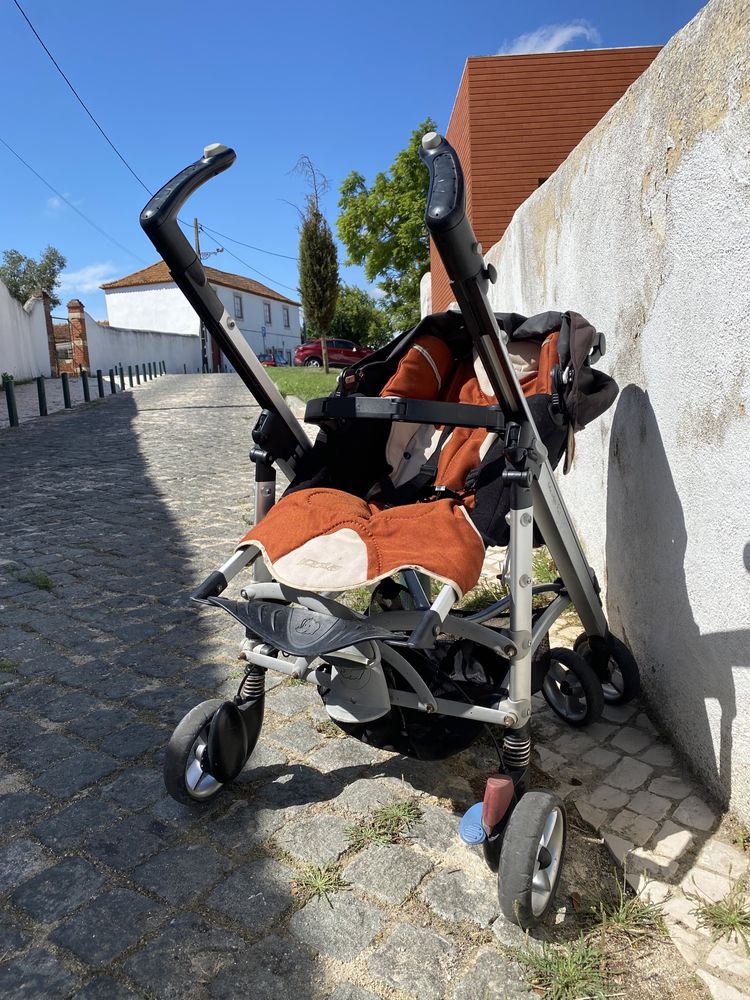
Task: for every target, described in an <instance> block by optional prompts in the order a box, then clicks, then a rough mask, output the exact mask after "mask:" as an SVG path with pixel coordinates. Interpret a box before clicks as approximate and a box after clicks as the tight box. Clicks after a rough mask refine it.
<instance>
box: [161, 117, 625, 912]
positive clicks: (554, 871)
mask: <svg viewBox="0 0 750 1000" xmlns="http://www.w3.org/2000/svg"><path fill="white" fill-rule="evenodd" d="M420 155H421V157H422V159H423V161H424V162H425V164H426V166H427V167H428V169H429V171H430V187H429V193H428V201H427V211H426V224H427V228H428V230H429V232H430V235H431V237H432V239H433V240H434V243H435V246H436V247H437V249H438V251H439V253H440V255H441V258H442V260H443V262H444V264H445V266H446V270H447V272H448V276H449V278H450V279H451V284H452V289H453V292H454V295H455V299H456V301H457V304H458V310H457V311H453V312H450V311H449V312H447V313H442V314H437V315H433V316H430V317H427V318H426V319H425V320H423V321H422V322H421V323H420V324H419V325H418V326H417V327H416V328H415V329H413V330H411V331H408V332H406V333H403V334H401V335H400V336H398V337H397V338H396V339H395V340H394V341H392V342H391V343H390V344H388V345H387V346H386V347H384V348H382V349H381V350H379V351H377V352H376V353H375V354H373V355H370V356H369V357H367V358H365V359H363V360H361V361H359V362H357V363H356V364H354V365H353V366H351V367H350V368H348V369H346V370H345V371H344V372H343V373H342V374H341V376H340V377H339V380H338V385H337V388H336V390H335V392H334V393H333V394H332V395H331V396H329V397H327V398H324V399H317V400H312V401H311V402H310V403H309V404H308V405H307V411H306V414H305V420H306V421H307V422H309V423H313V424H317V425H319V428H320V429H319V433H318V436H317V439H316V441H315V443H314V445H311V444H310V441H309V439H308V437H307V435H306V433H305V431H304V429H303V427H302V425H301V424H300V423H299V421H297V420H296V418H295V417H294V416H293V415H292V413H291V411H290V410H289V408H288V406H287V404H286V403H285V401H284V399H283V398H282V397H281V396H280V394H279V392H278V390H277V389H276V387H275V385H274V384H273V382H272V381H271V380H270V379H269V378H268V376H267V374H266V372H265V370H264V368H263V367H262V366H261V364H260V362H259V361H258V359H257V358H256V356H255V355H254V354H253V352H252V351H251V350H250V347H249V346H248V344H247V342H246V341H245V339H244V338H243V336H242V335H241V334H240V333H239V331H237V329H236V327H235V323H234V321H233V320H232V318H231V317H230V316H229V314H228V313H227V312H226V311H225V310H224V308H223V307H222V305H221V303H220V302H219V300H218V298H217V296H216V295H215V293H214V292H213V290H212V289H211V287H210V286H209V285H208V283H207V281H206V277H205V274H204V272H203V268H202V266H201V263H200V260H199V259H198V258H197V257H196V254H195V252H194V251H193V249H192V248H191V247H190V245H189V243H188V242H187V240H186V239H185V237H184V236H183V235H182V233H181V231H180V230H179V228H178V225H177V213H178V211H179V210H180V208H181V207H182V205H183V204H184V202H185V200H186V199H187V198H188V196H189V195H190V194H191V193H192V192H193V191H194V190H195V189H196V188H197V187H199V186H200V185H201V184H203V183H204V182H205V181H206V180H208V179H209V178H210V177H213V176H214V175H215V174H217V173H220V172H221V171H223V170H225V169H226V168H227V167H229V166H231V164H232V163H233V162H234V159H235V154H234V152H233V151H232V150H231V149H228V148H227V147H225V146H220V145H215V146H210V147H207V148H206V150H205V152H204V156H203V158H202V159H200V160H198V161H197V162H196V163H194V164H193V165H191V166H190V167H188V168H186V169H185V170H184V171H182V173H180V174H179V175H178V176H177V177H175V178H174V179H173V180H172V181H171V182H170V183H169V184H168V185H166V186H165V187H164V188H162V190H161V191H159V192H158V194H157V195H155V196H154V198H153V199H152V200H151V201H150V202H149V204H148V205H147V206H146V208H145V209H144V210H143V212H142V214H141V225H142V226H143V228H144V230H145V231H146V233H147V235H148V236H149V237H150V239H151V240H152V242H153V243H154V245H155V246H156V248H157V250H159V252H160V253H161V255H162V256H163V258H164V260H165V261H166V263H167V264H168V266H169V269H170V272H171V274H172V276H173V278H174V280H175V282H176V283H177V284H178V285H179V287H180V288H181V289H182V291H183V292H184V294H185V295H186V296H187V298H188V300H189V301H190V302H191V304H192V305H193V306H194V308H195V309H196V311H197V313H198V314H199V316H200V317H201V319H202V320H203V322H204V323H205V325H206V327H207V329H208V331H209V332H210V333H211V335H212V336H213V337H214V338H215V339H216V340H217V342H218V344H219V346H220V347H221V350H222V351H223V352H224V353H225V355H226V356H227V358H228V359H229V361H230V362H231V363H232V365H233V366H234V368H235V370H236V371H237V373H238V374H239V375H240V377H241V378H242V380H243V381H244V382H245V384H246V386H247V387H248V389H249V390H250V392H251V393H252V394H253V396H254V397H255V398H256V400H257V401H258V403H259V404H260V406H261V408H262V412H261V415H260V417H259V419H258V421H257V424H256V426H255V428H254V430H253V433H252V437H253V442H254V446H253V448H252V451H251V453H250V457H251V459H252V461H253V462H254V464H255V483H256V489H255V514H256V517H255V525H254V527H253V528H252V529H251V531H249V532H248V534H247V535H246V536H245V538H243V539H242V541H241V542H240V544H239V546H238V548H237V550H236V552H235V553H234V555H232V557H231V558H230V559H229V560H228V561H227V562H226V563H225V564H224V565H223V566H222V567H221V568H220V569H219V570H216V571H215V572H213V573H212V574H211V575H210V576H209V577H208V578H207V579H206V580H205V581H204V582H203V583H202V584H201V586H200V587H199V588H198V590H197V591H196V592H195V593H194V595H193V598H194V600H196V601H198V602H200V603H202V604H204V605H207V606H209V607H214V608H221V609H223V610H225V611H226V612H228V613H229V614H230V615H232V616H233V617H234V618H235V619H236V620H237V621H238V622H239V623H240V624H241V625H242V626H243V628H244V631H245V640H244V642H243V644H242V654H241V655H242V657H243V659H244V660H245V661H246V669H245V674H244V677H243V679H242V681H241V683H240V685H239V690H238V692H237V695H236V697H235V698H234V699H233V700H231V701H230V700H227V701H223V702H221V701H216V700H213V701H209V702H204V703H203V704H201V705H198V706H197V707H196V708H194V709H193V710H192V711H191V712H189V713H188V714H187V716H185V718H184V719H183V720H182V722H180V724H179V725H178V726H177V728H176V730H175V732H174V734H173V736H172V739H171V740H170V743H169V746H168V748H167V753H166V759H165V766H164V776H165V782H166V785H167V789H168V791H169V792H170V794H171V795H172V796H173V797H174V798H175V799H177V800H178V801H180V802H183V803H198V802H202V801H206V800H209V799H211V798H212V797H213V796H214V795H216V794H217V793H218V792H219V790H220V789H221V788H222V786H223V785H225V784H227V783H229V782H231V781H232V780H233V779H234V778H236V777H237V775H238V774H239V773H240V771H241V770H242V769H243V768H244V767H245V764H246V763H247V761H248V759H249V758H250V756H251V754H252V752H253V749H254V747H255V745H256V742H257V740H258V737H259V734H260V730H261V725H262V722H263V711H264V688H265V674H266V671H268V670H276V671H281V672H282V673H284V674H287V675H290V676H292V677H295V678H297V679H299V680H302V681H307V682H310V683H312V684H315V685H316V686H317V689H318V692H319V693H320V696H321V698H322V700H323V703H324V705H325V709H326V711H327V713H328V716H329V717H330V718H331V719H332V720H333V721H334V722H335V723H336V724H337V725H338V726H339V727H340V728H341V729H342V730H344V731H345V732H346V733H348V734H350V735H351V736H352V737H355V738H357V739H360V740H363V741H365V742H367V743H369V744H371V745H373V746H377V747H379V748H382V749H387V750H391V751H394V752H396V753H399V754H404V755H407V756H412V757H418V758H421V759H423V760H436V759H441V758H445V757H448V756H450V755H451V754H455V753H457V752H459V751H461V750H463V749H465V748H466V747H467V746H469V745H470V744H471V743H472V742H473V741H474V740H476V739H477V737H478V736H479V735H480V734H481V733H482V731H483V729H484V728H485V727H486V726H499V727H501V729H502V730H503V737H502V745H501V747H500V745H499V744H498V743H497V742H496V746H498V749H499V751H500V752H499V757H500V760H499V769H498V771H497V773H495V774H493V775H491V776H490V777H489V778H488V780H487V785H486V790H485V794H484V799H483V801H482V802H481V803H477V805H476V806H475V807H472V809H470V810H469V811H468V813H467V814H466V815H465V816H464V819H463V820H462V822H461V834H462V836H463V838H464V840H466V841H467V842H469V843H476V844H478V843H481V844H482V845H483V850H484V854H485V858H486V860H487V862H488V863H489V864H490V866H491V867H492V868H493V869H494V870H496V871H497V873H498V894H499V900H500V906H501V909H502V912H503V913H504V915H505V916H506V918H508V919H509V920H512V921H514V922H516V923H518V924H520V925H521V926H523V927H530V926H533V925H535V924H536V923H538V922H539V921H541V920H543V919H544V917H545V915H546V914H547V912H548V911H549V909H550V907H551V905H552V902H553V899H554V895H555V890H556V887H557V884H558V881H559V878H560V873H561V866H562V863H563V857H564V853H565V843H566V833H567V819H566V813H565V807H564V805H563V803H562V801H561V800H560V799H559V798H558V797H557V796H556V795H555V794H553V793H552V792H548V791H533V790H529V788H528V783H529V782H528V774H529V764H530V756H531V731H530V724H529V723H530V716H531V698H532V694H533V693H534V692H536V691H542V692H543V694H544V696H545V697H546V698H547V701H548V702H549V704H550V705H551V707H552V708H553V709H554V710H555V711H556V712H557V713H558V714H559V715H561V716H562V717H563V718H565V719H567V721H569V722H570V723H572V724H574V725H584V724H587V723H590V722H593V721H595V720H596V719H597V718H598V717H599V715H600V713H601V710H602V707H603V700H608V701H610V702H618V701H626V700H629V699H630V698H631V697H633V695H634V694H635V693H636V692H637V690H638V671H637V667H636V665H635V662H634V661H633V658H632V656H631V655H630V653H629V651H628V650H627V648H626V647H625V646H624V645H623V643H622V642H620V641H619V640H618V639H617V638H616V637H615V636H613V635H612V634H611V633H610V631H609V629H608V628H607V622H606V619H605V617H604V613H603V611H602V607H601V602H600V599H599V587H598V584H597V581H596V577H595V575H594V572H593V570H592V569H591V568H590V567H589V566H588V564H587V562H586V559H585V557H584V555H583V552H582V550H581V547H580V544H579V542H578V539H577V537H576V534H575V530H574V528H573V525H572V522H571V519H570V516H569V514H568V512H567V510H566V508H565V504H564V503H563V500H562V497H561V496H560V493H559V492H558V489H557V485H556V483H555V479H554V477H553V474H552V468H553V466H554V465H556V464H557V463H558V462H559V461H560V459H561V458H562V456H563V454H566V463H567V461H568V460H569V459H570V457H571V454H572V449H573V433H574V431H576V430H578V429H580V428H581V427H583V426H584V425H585V424H586V423H588V422H589V421H590V420H591V419H593V417H595V416H596V415H598V414H599V413H601V412H602V411H603V410H604V409H606V408H607V407H608V406H610V405H611V403H612V402H613V400H614V398H615V396H616V394H617V387H616V385H615V383H614V382H613V380H612V379H611V378H609V376H607V375H605V374H603V373H601V372H598V371H596V370H595V369H594V368H593V367H592V366H591V362H593V361H596V360H597V359H598V358H599V357H600V356H601V354H603V353H604V346H605V345H604V338H603V336H602V335H601V334H597V333H596V331H595V330H594V329H593V327H591V326H590V324H588V323H587V322H586V320H584V319H583V318H582V317H581V316H579V315H577V314H576V313H564V314H562V313H556V312H549V313H545V314H542V315H541V316H536V317H532V318H530V319H527V318H525V317H523V316H520V315H518V314H516V313H503V314H497V315H495V314H494V313H493V312H492V310H491V308H490V306H489V303H488V300H487V295H486V291H487V286H488V283H489V282H490V281H493V280H494V277H495V276H494V273H493V268H492V267H491V266H488V265H486V264H485V262H484V259H483V257H482V248H481V246H480V245H479V244H478V243H477V241H476V238H475V236H474V233H473V231H472V228H471V224H470V222H469V220H468V218H467V216H466V212H465V196H464V186H463V175H462V172H461V165H460V163H459V160H458V157H457V155H456V153H455V151H454V150H453V149H452V148H451V146H450V145H449V144H448V143H447V141H446V140H445V139H443V138H442V137H441V136H440V135H438V134H436V133H428V134H427V135H426V136H425V137H424V139H423V141H422V148H421V151H420ZM277 468H278V469H280V470H281V471H282V472H283V473H284V475H285V476H286V477H287V478H288V479H289V481H290V486H289V488H288V489H287V490H286V493H285V494H284V496H283V497H282V498H281V500H280V501H279V502H278V503H277V502H276V488H275V486H276V482H275V481H276V469H277ZM537 531H538V534H537ZM542 539H543V541H544V543H546V545H547V546H548V547H549V549H550V552H551V554H552V557H553V558H554V560H555V563H556V566H557V569H558V572H559V574H560V577H559V579H558V580H557V581H556V582H554V583H550V584H543V585H538V586H534V584H533V580H532V556H533V548H534V545H535V544H540V543H541V540H542ZM488 544H494V545H504V546H507V561H506V567H505V570H504V572H503V574H502V582H503V583H504V584H505V585H506V586H507V589H508V596H507V597H506V598H504V599H503V600H499V601H496V602H495V603H493V604H492V605H491V606H490V607H488V608H485V609H483V610H482V611H479V612H475V613H462V612H461V610H460V609H458V608H456V605H457V603H458V602H459V600H460V598H461V597H462V595H463V594H465V593H466V592H467V591H468V590H470V589H471V588H472V587H473V586H474V585H475V584H476V582H477V580H478V578H479V576H480V571H481V568H482V563H483V560H484V556H485V547H486V546H487V545H488ZM250 565H252V566H253V569H254V574H253V580H252V582H247V583H245V584H244V587H243V589H242V590H241V593H240V595H239V598H240V599H231V598H229V597H225V596H222V595H223V594H224V593H225V591H226V590H227V588H228V586H229V584H230V583H231V581H233V580H234V579H235V577H237V575H238V574H239V573H240V572H241V571H242V570H243V569H245V568H246V567H249V566H250ZM363 585H365V586H367V587H368V588H369V590H370V592H371V600H370V605H369V608H368V610H367V611H366V612H365V613H358V612H355V611H352V610H350V609H349V608H348V607H346V606H345V605H344V604H343V603H341V602H340V601H339V600H337V597H338V596H339V595H340V594H341V593H342V592H344V591H347V590H349V589H351V588H354V587H359V586H363ZM571 603H572V604H573V605H574V606H575V608H576V610H577V612H578V614H579V615H580V618H581V621H582V623H583V627H584V629H585V631H584V633H583V634H582V635H581V636H580V637H579V639H578V640H577V642H576V644H575V649H574V650H567V649H555V650H550V649H549V644H548V640H547V634H548V632H549V629H550V627H551V626H552V625H553V623H554V622H555V621H556V620H557V618H558V617H559V616H560V615H561V614H562V613H563V611H565V609H566V608H567V607H568V606H569V605H570V604H571ZM540 604H541V606H540Z"/></svg>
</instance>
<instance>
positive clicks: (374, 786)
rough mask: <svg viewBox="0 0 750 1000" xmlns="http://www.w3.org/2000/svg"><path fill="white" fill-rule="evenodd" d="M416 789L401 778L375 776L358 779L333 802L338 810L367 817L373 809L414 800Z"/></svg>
mask: <svg viewBox="0 0 750 1000" xmlns="http://www.w3.org/2000/svg"><path fill="white" fill-rule="evenodd" d="M416 795H417V791H416V789H415V788H414V787H413V786H412V785H410V784H409V782H407V781H402V780H401V779H400V778H391V777H383V776H382V775H375V776H373V777H372V778H358V779H357V780H356V781H352V782H351V783H350V784H348V785H347V786H346V787H345V788H344V790H343V792H341V794H340V795H337V796H336V798H335V799H334V800H333V801H332V802H331V805H332V806H333V807H335V808H336V809H345V810H346V811H347V812H350V813H352V814H353V815H355V816H366V815H367V814H368V813H370V812H372V811H373V809H379V808H381V807H382V806H387V805H390V804H391V803H392V802H403V801H404V800H406V799H411V798H414V797H415V796H416Z"/></svg>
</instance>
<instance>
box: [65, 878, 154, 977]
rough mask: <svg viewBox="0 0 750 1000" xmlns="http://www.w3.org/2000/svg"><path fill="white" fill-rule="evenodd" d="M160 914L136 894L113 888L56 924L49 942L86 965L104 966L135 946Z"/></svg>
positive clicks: (150, 902)
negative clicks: (60, 947)
mask: <svg viewBox="0 0 750 1000" xmlns="http://www.w3.org/2000/svg"><path fill="white" fill-rule="evenodd" d="M163 912H164V911H163V910H162V908H161V907H160V906H159V905H158V904H157V903H154V902H152V901H151V900H150V899H147V898H146V897H145V896H142V895H141V894H140V893H138V892H132V891H131V890H130V889H113V890H112V891H111V892H105V893H104V894H103V895H101V896H99V897H98V898H97V899H95V900H94V902H93V903H91V904H89V905H88V906H85V907H84V908H83V909H82V910H78V912H77V913H74V914H73V916H72V917H68V919H67V920H64V921H63V922H62V923H61V924H59V925H58V926H57V927H56V928H55V930H53V931H52V933H51V934H50V941H52V942H54V943H55V944H59V945H61V946H62V947H63V948H67V949H68V950H69V951H72V952H73V954H74V955H76V956H77V957H78V958H80V959H81V960H82V961H84V962H87V963H88V964H89V965H104V964H105V963H106V962H110V961H111V960H112V959H113V958H116V957H117V956H118V955H120V954H122V952H123V951H125V950H126V949H127V948H129V947H130V946H131V945H133V944H135V942H136V941H137V940H138V939H139V938H140V937H142V936H143V935H144V934H145V933H146V931H147V930H148V928H149V926H150V925H151V924H153V922H154V921H155V920H157V919H158V918H159V917H161V916H162V915H163Z"/></svg>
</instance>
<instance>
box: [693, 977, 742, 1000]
mask: <svg viewBox="0 0 750 1000" xmlns="http://www.w3.org/2000/svg"><path fill="white" fill-rule="evenodd" d="M695 971H696V973H697V975H698V976H699V977H700V979H701V980H702V981H703V982H704V983H705V984H706V986H707V987H708V991H709V993H710V994H711V997H712V1000H750V994H747V993H742V992H741V991H740V990H738V989H735V988H734V986H730V985H729V983H726V982H724V980H723V979H717V978H716V976H712V975H711V973H710V972H706V971H705V969H696V970H695Z"/></svg>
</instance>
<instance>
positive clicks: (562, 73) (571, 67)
mask: <svg viewBox="0 0 750 1000" xmlns="http://www.w3.org/2000/svg"><path fill="white" fill-rule="evenodd" d="M659 51H660V48H659V46H655V45H649V46H642V47H638V48H628V49H586V50H582V51H577V52H545V53H539V54H536V55H519V56H478V57H471V58H469V59H467V60H466V64H465V66H464V72H463V76H462V78H461V84H460V86H459V88H458V94H457V95H456V100H455V104H454V106H453V112H452V114H451V118H450V123H449V125H448V129H447V133H446V134H447V138H448V140H449V142H450V143H451V144H452V145H453V146H454V147H455V149H456V151H457V152H458V154H459V156H460V157H461V163H462V165H463V169H464V175H465V180H466V202H467V210H468V212H469V216H470V218H471V219H472V222H473V224H474V232H475V233H476V235H477V238H478V240H479V241H480V243H482V245H483V246H484V247H485V249H489V248H490V247H491V246H492V245H493V244H494V243H497V241H498V240H499V239H500V238H501V236H502V235H503V233H504V232H505V230H506V228H507V226H508V223H509V222H510V220H511V219H512V217H513V213H514V212H515V210H516V209H517V208H518V206H519V205H521V204H522V203H523V202H524V201H525V200H526V199H527V198H528V197H529V195H530V194H532V193H533V192H534V191H535V190H536V189H537V188H538V187H539V186H540V185H541V184H543V183H544V181H545V180H546V179H547V178H548V177H549V176H550V175H551V174H552V173H554V171H555V170H557V168H558V167H559V166H560V164H561V163H562V162H563V160H564V159H565V158H566V157H567V156H568V154H569V153H570V152H571V150H572V149H573V148H574V147H575V146H576V145H577V144H578V143H579V142H580V141H581V139H582V138H583V137H584V135H586V133H587V132H589V131H590V130H591V129H592V128H593V127H594V126H595V125H596V124H597V122H598V121H600V119H601V118H603V117H604V115H605V114H606V113H607V112H608V111H609V109H610V108H611V107H612V105H613V104H615V103H616V102H617V101H618V100H619V99H620V98H621V97H622V95H623V94H624V93H625V91H626V90H627V89H628V87H629V86H630V85H631V84H632V83H633V81H634V80H636V79H637V78H638V77H639V76H640V75H641V73H643V71H644V70H645V69H646V68H647V67H648V66H650V64H651V63H652V62H653V60H654V58H655V57H656V55H657V53H658V52H659ZM562 208H563V209H565V206H563V207H562ZM568 210H571V211H572V210H573V209H572V207H570V206H568ZM430 263H431V268H430V270H431V274H432V309H433V310H435V311H438V310H441V309H445V308H446V306H447V305H448V303H449V302H450V301H451V299H452V297H453V296H452V295H451V291H450V287H449V284H448V279H447V276H446V274H445V270H444V268H443V266H442V263H441V262H440V260H439V258H438V256H437V254H436V252H435V250H434V247H433V248H432V249H431V261H430Z"/></svg>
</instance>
